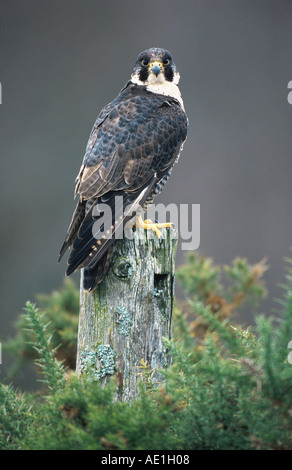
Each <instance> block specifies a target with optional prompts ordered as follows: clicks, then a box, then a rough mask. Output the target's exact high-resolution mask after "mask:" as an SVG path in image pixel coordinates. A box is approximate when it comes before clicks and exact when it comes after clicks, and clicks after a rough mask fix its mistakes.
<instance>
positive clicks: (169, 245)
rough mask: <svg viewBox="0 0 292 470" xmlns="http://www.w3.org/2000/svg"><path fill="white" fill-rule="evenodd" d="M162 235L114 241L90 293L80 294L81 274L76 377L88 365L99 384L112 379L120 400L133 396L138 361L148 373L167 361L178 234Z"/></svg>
mask: <svg viewBox="0 0 292 470" xmlns="http://www.w3.org/2000/svg"><path fill="white" fill-rule="evenodd" d="M162 234H163V239H158V238H157V237H156V235H155V234H153V232H150V231H144V230H142V229H137V230H136V232H134V238H133V240H128V239H123V240H117V241H116V242H115V245H114V252H113V259H112V263H111V265H110V268H109V271H108V273H107V275H106V277H105V278H104V280H103V281H102V282H101V283H100V284H99V286H98V287H97V289H96V290H95V291H94V292H93V293H86V292H84V290H83V287H82V277H83V273H81V288H80V317H79V332H78V350H77V364H76V373H77V374H78V375H80V374H81V373H82V372H83V371H85V370H86V367H87V365H88V364H91V365H92V366H93V368H94V370H95V372H96V375H97V377H99V378H100V380H102V381H103V382H106V381H107V380H109V378H110V377H111V376H112V375H113V374H116V375H117V379H118V390H117V398H118V399H120V400H129V399H132V398H134V397H135V396H136V394H137V383H138V381H139V380H140V378H139V373H140V372H141V370H140V369H139V368H138V366H139V364H140V361H141V360H142V359H143V360H144V361H145V362H147V364H149V367H150V368H151V369H153V368H162V367H165V366H166V365H167V363H168V361H169V358H168V357H167V351H166V348H165V346H164V345H163V337H167V338H170V337H171V336H172V312H173V297H174V259H175V252H176V246H177V232H176V230H174V229H163V230H162ZM157 379H159V377H158V376H157V373H154V375H153V380H155V381H156V380H157Z"/></svg>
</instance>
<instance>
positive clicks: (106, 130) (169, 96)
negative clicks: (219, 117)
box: [59, 48, 188, 291]
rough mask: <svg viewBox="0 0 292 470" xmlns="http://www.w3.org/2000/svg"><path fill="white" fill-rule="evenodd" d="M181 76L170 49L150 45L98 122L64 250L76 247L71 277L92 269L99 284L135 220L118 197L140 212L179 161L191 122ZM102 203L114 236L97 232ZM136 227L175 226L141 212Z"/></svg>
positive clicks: (91, 284) (90, 279) (89, 285)
mask: <svg viewBox="0 0 292 470" xmlns="http://www.w3.org/2000/svg"><path fill="white" fill-rule="evenodd" d="M179 78H180V76H179V73H178V71H177V68H176V66H175V64H174V61H173V58H172V56H171V54H170V53H169V52H168V51H167V50H165V49H160V48H151V49H147V50H146V51H144V52H142V53H141V54H139V56H138V59H137V61H136V64H135V67H134V70H133V73H132V75H131V79H130V80H129V81H128V82H127V83H126V85H125V86H124V88H122V90H121V91H120V93H119V94H118V96H117V97H116V98H115V99H114V100H113V101H112V102H111V103H110V104H108V105H106V106H105V107H104V108H103V109H102V110H101V112H100V114H99V115H98V117H97V119H96V121H95V124H94V126H93V128H92V131H91V134H90V136H89V140H88V144H87V147H86V151H85V155H84V158H83V161H82V165H81V168H80V171H79V174H78V176H77V178H76V187H75V196H76V195H77V194H78V195H79V201H78V204H77V207H76V209H75V211H74V213H73V216H72V220H71V223H70V225H69V228H68V231H67V235H66V238H65V241H64V243H63V246H62V248H61V250H60V255H59V261H60V259H61V258H62V256H63V255H64V253H65V251H66V250H67V248H69V247H70V248H71V251H70V256H69V260H68V268H67V271H66V275H67V276H69V275H70V274H72V273H73V272H75V271H77V270H78V269H80V268H84V281H83V285H84V289H85V290H86V291H92V290H94V289H95V288H96V286H97V284H99V283H100V282H101V280H102V279H103V277H104V275H105V273H106V271H107V269H108V267H109V263H110V260H111V252H112V244H113V243H114V240H115V238H117V237H115V233H117V231H118V229H119V230H123V229H124V227H125V224H126V222H127V221H128V220H129V216H127V214H128V213H129V212H128V213H127V212H126V213H125V212H122V213H123V216H120V217H119V218H117V217H116V214H115V197H116V196H120V197H122V201H123V203H122V205H123V210H124V211H125V208H126V207H127V208H128V207H131V208H132V209H133V211H134V212H135V208H137V207H138V206H140V207H142V208H143V209H144V210H145V208H146V207H147V205H148V204H149V203H151V202H152V201H153V198H154V197H155V196H156V195H157V194H159V193H160V192H161V190H162V188H163V186H164V184H165V183H166V181H167V180H168V178H169V176H170V174H171V172H172V169H173V166H174V164H175V163H176V162H177V161H178V158H179V155H180V152H181V150H182V147H183V143H184V141H185V140H186V136H187V128H188V118H187V115H186V113H185V110H184V105H183V100H182V97H181V94H180V91H179V88H178V82H179ZM97 204H108V205H109V207H110V208H111V220H110V226H111V228H112V232H111V237H106V236H105V235H103V236H97V234H96V233H94V231H93V226H94V224H95V222H96V221H97V219H98V217H100V214H96V211H95V210H94V207H95V206H96V205H97ZM134 212H132V214H133V213H134ZM131 217H132V219H131V220H134V219H133V215H132V216H131ZM135 225H136V226H138V227H142V228H145V229H151V230H154V231H155V232H156V233H157V235H158V236H160V232H159V230H158V229H159V228H161V227H168V226H169V224H155V223H151V221H149V220H147V221H143V218H142V217H141V216H137V217H136V219H135ZM102 228H103V227H102V226H101V228H100V230H101V231H102Z"/></svg>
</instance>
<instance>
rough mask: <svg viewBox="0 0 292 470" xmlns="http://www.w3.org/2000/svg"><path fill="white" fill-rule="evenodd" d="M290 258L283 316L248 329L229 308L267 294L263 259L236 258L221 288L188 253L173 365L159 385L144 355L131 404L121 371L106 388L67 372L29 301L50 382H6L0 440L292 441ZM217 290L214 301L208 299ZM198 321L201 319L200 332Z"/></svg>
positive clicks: (142, 444) (8, 444)
mask: <svg viewBox="0 0 292 470" xmlns="http://www.w3.org/2000/svg"><path fill="white" fill-rule="evenodd" d="M290 264H291V263H290V261H289V262H288V274H287V283H286V284H285V285H283V289H284V296H283V299H282V300H280V301H279V304H280V307H279V310H278V312H277V318H274V319H272V318H265V317H264V316H263V315H260V316H257V317H256V325H255V326H254V327H249V328H247V329H244V328H243V327H242V326H236V325H233V324H232V323H231V321H230V312H231V311H233V310H234V309H235V308H236V307H235V304H236V306H237V307H238V306H239V305H241V304H242V302H243V300H246V299H252V300H255V299H256V298H257V299H259V298H260V297H261V296H262V294H263V293H264V287H263V285H262V283H261V281H260V277H261V274H262V272H263V270H264V265H263V263H261V264H259V265H256V266H248V264H247V263H246V262H245V261H242V260H237V261H236V262H234V263H233V264H232V266H231V267H230V268H228V269H227V268H225V269H224V270H223V271H224V273H225V274H226V275H227V276H228V279H229V280H230V286H229V287H228V288H226V289H227V290H225V288H224V287H223V285H222V284H221V283H220V282H219V276H221V274H222V270H221V269H219V268H214V267H213V265H212V263H211V262H210V260H209V261H208V263H206V262H205V260H204V259H203V258H201V259H199V258H194V257H192V258H191V260H190V264H189V265H187V266H185V267H184V268H182V271H181V274H180V279H181V282H182V284H183V286H185V287H186V291H187V294H188V296H189V297H190V299H189V302H188V307H187V308H188V309H187V316H186V315H185V314H184V313H183V311H182V310H181V309H180V308H179V307H178V306H176V309H175V317H176V318H175V323H176V328H175V339H174V340H171V341H166V345H167V347H168V349H169V350H170V353H171V354H172V356H173V364H172V366H171V367H169V368H168V369H166V370H162V371H160V372H161V374H162V375H164V379H165V380H164V381H163V383H153V381H152V377H153V370H150V369H149V367H148V365H147V364H146V363H145V362H144V361H141V363H140V365H139V368H140V374H141V384H140V385H141V386H140V394H139V396H138V398H137V399H136V400H134V401H133V402H119V401H117V400H116V399H115V392H116V382H115V378H113V380H112V381H111V382H110V383H109V384H108V385H106V386H105V387H102V386H101V384H100V381H99V380H98V379H96V377H95V376H94V375H93V374H91V372H90V370H89V371H88V373H87V374H83V375H82V376H81V377H76V376H75V374H74V373H73V372H71V373H70V374H68V373H65V370H64V367H63V365H62V364H61V363H60V362H59V361H58V360H57V359H56V350H55V346H54V345H53V344H52V343H50V339H52V338H53V333H52V332H50V327H51V326H52V325H48V324H47V323H48V321H47V316H46V315H45V314H44V313H43V312H40V311H38V310H37V309H36V307H35V306H34V305H33V304H30V303H28V304H27V306H26V313H25V327H26V328H27V327H29V330H30V332H29V340H30V341H31V342H32V347H33V348H34V350H36V351H37V354H38V358H37V359H36V361H37V363H38V367H40V368H41V371H42V376H43V378H44V380H45V381H46V383H47V384H48V386H49V389H48V392H47V394H46V395H45V396H44V397H32V396H27V395H25V394H21V393H20V392H17V391H15V390H14V389H13V387H11V386H4V385H1V387H0V403H1V406H0V430H1V432H0V448H3V449H51V450H53V449H54V450H56V449H67V450H73V449H74V450H81V449H107V450H111V449H113V450H114V449H119V450H133V449H146V450H147V449H157V450H159V449H163V450H175V449H184V450H190V449H292V442H291V429H292V364H290V363H289V362H288V360H287V357H288V353H289V350H288V342H289V341H291V340H292V265H291V266H290V267H289V265H290ZM200 266H204V269H203V270H202V272H203V274H202V272H201V271H200V269H199V267H200ZM208 270H209V272H208ZM187 273H188V274H187ZM190 278H192V279H193V281H194V284H195V285H196V288H195V289H193V287H192V285H191V282H190ZM215 297H217V298H218V297H220V302H219V303H218V305H219V306H218V307H217V308H215V303H214V302H213V301H210V299H213V300H214V299H215ZM239 297H240V300H238V299H239ZM217 302H218V300H217ZM230 305H232V308H231V307H230ZM227 311H228V315H227V314H226V312H227ZM222 312H224V315H222ZM186 318H188V320H189V321H186ZM194 318H195V320H194ZM194 323H196V324H198V323H200V324H201V325H204V331H203V334H200V336H197V334H196V333H198V330H197V329H194ZM201 333H202V332H201ZM50 337H51V338H50ZM50 344H52V349H51V346H50Z"/></svg>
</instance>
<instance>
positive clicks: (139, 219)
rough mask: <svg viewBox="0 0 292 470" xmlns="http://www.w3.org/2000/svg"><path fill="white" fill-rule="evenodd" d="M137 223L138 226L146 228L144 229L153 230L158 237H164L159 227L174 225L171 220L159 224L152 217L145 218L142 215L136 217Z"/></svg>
mask: <svg viewBox="0 0 292 470" xmlns="http://www.w3.org/2000/svg"><path fill="white" fill-rule="evenodd" d="M135 225H136V227H137V228H144V230H153V232H155V233H156V235H157V237H158V238H163V237H162V233H161V232H160V230H158V229H159V228H171V227H172V226H173V224H172V223H171V222H165V223H162V224H159V223H154V222H152V220H150V219H146V220H143V219H142V217H141V216H140V215H139V216H138V217H137V218H136V221H135Z"/></svg>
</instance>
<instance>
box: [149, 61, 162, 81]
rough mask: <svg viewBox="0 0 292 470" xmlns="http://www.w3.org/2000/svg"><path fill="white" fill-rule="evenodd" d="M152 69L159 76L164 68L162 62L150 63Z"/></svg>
mask: <svg viewBox="0 0 292 470" xmlns="http://www.w3.org/2000/svg"><path fill="white" fill-rule="evenodd" d="M150 69H151V71H152V72H153V73H154V75H156V77H157V76H158V75H159V74H160V72H161V70H162V64H161V63H160V62H152V64H151V65H150Z"/></svg>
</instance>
